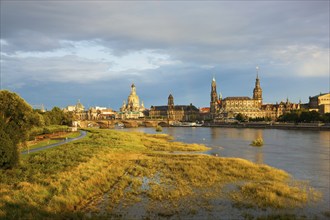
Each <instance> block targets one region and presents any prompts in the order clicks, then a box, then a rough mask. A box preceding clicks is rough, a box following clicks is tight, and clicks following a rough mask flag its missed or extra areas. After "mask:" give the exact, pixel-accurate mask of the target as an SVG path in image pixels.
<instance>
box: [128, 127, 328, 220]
mask: <svg viewBox="0 0 330 220" xmlns="http://www.w3.org/2000/svg"><path fill="white" fill-rule="evenodd" d="M125 130H132V131H140V132H145V133H157V132H155V129H154V128H142V127H141V128H134V129H125ZM161 133H166V134H169V135H171V136H173V137H174V138H175V140H176V141H181V142H186V143H202V144H205V145H206V146H208V147H210V148H211V150H210V151H208V152H207V153H208V154H218V155H219V156H222V157H239V158H244V159H247V160H249V161H252V162H255V163H264V164H267V165H270V166H272V167H276V168H279V169H282V170H285V171H287V172H288V173H290V174H291V175H292V176H293V177H294V178H296V179H299V180H304V181H308V182H309V183H310V185H311V186H312V187H314V188H316V189H318V190H319V191H321V192H322V194H323V197H322V200H321V201H320V202H318V203H317V204H316V205H313V207H309V212H313V213H315V214H319V213H320V212H324V211H326V210H328V211H330V207H329V204H330V193H329V191H330V190H329V188H330V185H329V179H330V164H329V161H330V152H329V149H330V131H305V130H280V129H250V128H210V127H188V128H187V127H184V128H183V127H169V128H163V131H162V132H161ZM258 137H262V138H263V140H264V145H263V147H252V146H250V143H251V142H252V140H255V139H256V138H258Z"/></svg>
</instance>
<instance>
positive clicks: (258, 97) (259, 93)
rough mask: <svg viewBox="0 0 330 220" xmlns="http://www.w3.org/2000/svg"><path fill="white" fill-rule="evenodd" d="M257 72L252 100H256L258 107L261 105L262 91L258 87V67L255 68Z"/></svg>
mask: <svg viewBox="0 0 330 220" xmlns="http://www.w3.org/2000/svg"><path fill="white" fill-rule="evenodd" d="M256 70H257V78H256V84H255V87H254V89H253V99H254V100H258V102H259V105H260V106H261V105H262V89H261V87H260V80H259V67H258V66H257V67H256Z"/></svg>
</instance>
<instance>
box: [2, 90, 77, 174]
mask: <svg viewBox="0 0 330 220" xmlns="http://www.w3.org/2000/svg"><path fill="white" fill-rule="evenodd" d="M72 120H73V115H72V114H70V113H65V112H63V111H62V110H61V109H60V108H58V107H54V108H53V109H52V110H51V111H47V112H44V113H43V112H41V111H39V110H33V109H32V107H31V106H30V105H29V104H28V103H27V102H26V101H25V100H24V99H22V98H21V97H20V96H18V95H17V94H15V93H12V92H9V91H7V90H1V91H0V168H12V167H13V166H15V165H17V164H18V163H19V155H20V152H19V149H18V146H19V144H20V143H24V142H25V141H26V140H27V139H28V138H29V134H30V131H31V129H32V128H33V127H44V126H48V125H70V124H71V123H72Z"/></svg>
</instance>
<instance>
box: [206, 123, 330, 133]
mask: <svg viewBox="0 0 330 220" xmlns="http://www.w3.org/2000/svg"><path fill="white" fill-rule="evenodd" d="M203 127H222V128H268V129H284V130H313V131H330V125H323V124H318V123H299V124H295V123H267V122H255V123H253V122H252V123H251V122H250V123H205V124H203Z"/></svg>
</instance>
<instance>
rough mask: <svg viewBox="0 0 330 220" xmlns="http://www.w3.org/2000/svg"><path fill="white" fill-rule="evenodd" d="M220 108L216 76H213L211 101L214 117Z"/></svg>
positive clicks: (211, 110) (211, 111)
mask: <svg viewBox="0 0 330 220" xmlns="http://www.w3.org/2000/svg"><path fill="white" fill-rule="evenodd" d="M217 110H218V93H217V83H216V81H215V77H214V76H213V79H212V83H211V101H210V113H211V116H212V118H213V117H214V116H215V114H216V112H217Z"/></svg>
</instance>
